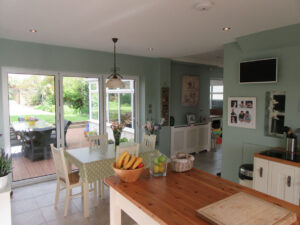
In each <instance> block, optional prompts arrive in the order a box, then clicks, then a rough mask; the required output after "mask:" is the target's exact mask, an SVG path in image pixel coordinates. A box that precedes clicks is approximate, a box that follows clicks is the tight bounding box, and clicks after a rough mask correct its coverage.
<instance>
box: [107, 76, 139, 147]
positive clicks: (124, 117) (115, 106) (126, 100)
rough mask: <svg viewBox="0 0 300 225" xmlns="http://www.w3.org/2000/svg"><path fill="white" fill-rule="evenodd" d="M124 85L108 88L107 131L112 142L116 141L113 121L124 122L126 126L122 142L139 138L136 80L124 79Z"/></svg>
mask: <svg viewBox="0 0 300 225" xmlns="http://www.w3.org/2000/svg"><path fill="white" fill-rule="evenodd" d="M122 81H123V82H124V85H125V86H124V87H123V88H116V89H110V88H106V93H105V98H106V132H107V133H108V139H109V141H110V142H113V141H114V136H113V132H112V130H111V128H110V126H111V124H112V123H119V124H120V123H123V124H125V128H124V129H123V132H122V134H121V140H120V142H131V141H136V140H137V134H138V132H137V125H136V123H137V120H136V117H137V109H136V80H135V79H123V80H122Z"/></svg>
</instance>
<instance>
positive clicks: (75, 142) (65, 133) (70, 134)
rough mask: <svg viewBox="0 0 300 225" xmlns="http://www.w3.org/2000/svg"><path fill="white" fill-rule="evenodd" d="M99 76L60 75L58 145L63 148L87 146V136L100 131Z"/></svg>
mask: <svg viewBox="0 0 300 225" xmlns="http://www.w3.org/2000/svg"><path fill="white" fill-rule="evenodd" d="M100 80H101V79H100V78H96V77H95V78H92V77H86V76H82V77H81V76H62V77H61V82H62V86H61V87H62V88H61V93H62V102H63V107H62V109H61V110H62V112H61V114H62V116H61V118H63V121H61V134H62V135H61V144H62V146H64V147H65V148H66V149H74V148H82V147H88V146H89V143H88V135H91V134H100V133H102V129H101V126H100V125H101V119H100V116H101V113H100V105H101V102H103V101H101V100H100V99H101V98H100V90H101V88H99V87H100V86H101V85H100Z"/></svg>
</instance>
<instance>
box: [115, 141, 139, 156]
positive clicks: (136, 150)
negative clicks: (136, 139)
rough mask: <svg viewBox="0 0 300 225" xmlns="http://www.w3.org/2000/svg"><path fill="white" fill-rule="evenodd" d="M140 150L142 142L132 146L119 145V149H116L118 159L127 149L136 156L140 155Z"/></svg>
mask: <svg viewBox="0 0 300 225" xmlns="http://www.w3.org/2000/svg"><path fill="white" fill-rule="evenodd" d="M139 150H140V144H136V145H134V146H130V147H120V146H117V149H116V160H117V159H118V158H119V156H120V155H121V154H122V153H123V152H125V151H128V152H129V154H133V155H135V156H136V157H138V156H139Z"/></svg>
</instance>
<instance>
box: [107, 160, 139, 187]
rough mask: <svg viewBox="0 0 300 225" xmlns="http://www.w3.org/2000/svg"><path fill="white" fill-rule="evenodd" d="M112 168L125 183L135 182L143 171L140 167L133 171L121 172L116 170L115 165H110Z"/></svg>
mask: <svg viewBox="0 0 300 225" xmlns="http://www.w3.org/2000/svg"><path fill="white" fill-rule="evenodd" d="M112 168H113V170H114V171H115V173H116V174H117V176H118V177H119V178H120V180H121V181H124V182H126V183H130V182H135V181H137V180H138V179H139V177H140V176H141V174H142V173H143V171H144V169H145V167H142V168H138V169H134V170H121V169H117V168H116V163H114V164H113V165H112Z"/></svg>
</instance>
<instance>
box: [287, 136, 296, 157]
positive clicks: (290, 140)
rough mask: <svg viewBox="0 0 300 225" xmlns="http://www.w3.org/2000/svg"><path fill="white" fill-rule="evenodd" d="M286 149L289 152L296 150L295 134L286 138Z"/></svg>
mask: <svg viewBox="0 0 300 225" xmlns="http://www.w3.org/2000/svg"><path fill="white" fill-rule="evenodd" d="M286 150H287V151H288V152H290V153H291V154H293V153H294V152H296V151H297V138H296V137H295V136H294V137H287V138H286Z"/></svg>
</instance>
